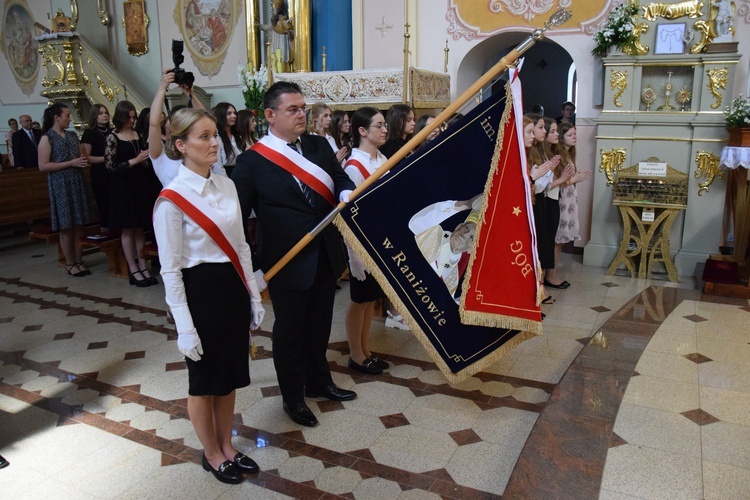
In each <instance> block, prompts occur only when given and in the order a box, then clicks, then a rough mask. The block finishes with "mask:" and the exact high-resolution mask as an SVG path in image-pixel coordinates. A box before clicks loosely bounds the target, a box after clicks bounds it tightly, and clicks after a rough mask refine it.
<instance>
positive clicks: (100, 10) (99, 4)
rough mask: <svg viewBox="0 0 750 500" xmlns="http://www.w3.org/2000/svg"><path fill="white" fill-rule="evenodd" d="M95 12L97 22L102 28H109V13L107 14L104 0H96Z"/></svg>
mask: <svg viewBox="0 0 750 500" xmlns="http://www.w3.org/2000/svg"><path fill="white" fill-rule="evenodd" d="M96 12H97V14H99V21H101V23H102V24H103V25H104V26H109V12H107V4H106V3H105V0H96Z"/></svg>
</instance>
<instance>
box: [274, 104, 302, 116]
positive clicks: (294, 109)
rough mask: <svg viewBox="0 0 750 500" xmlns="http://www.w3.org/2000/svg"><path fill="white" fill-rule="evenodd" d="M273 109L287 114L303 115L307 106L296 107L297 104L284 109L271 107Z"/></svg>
mask: <svg viewBox="0 0 750 500" xmlns="http://www.w3.org/2000/svg"><path fill="white" fill-rule="evenodd" d="M273 109H275V110H276V111H283V112H284V113H286V114H288V115H289V116H295V115H299V114H302V115H304V114H305V113H306V112H307V106H302V107H301V108H298V107H297V106H292V107H291V108H286V109H281V108H273Z"/></svg>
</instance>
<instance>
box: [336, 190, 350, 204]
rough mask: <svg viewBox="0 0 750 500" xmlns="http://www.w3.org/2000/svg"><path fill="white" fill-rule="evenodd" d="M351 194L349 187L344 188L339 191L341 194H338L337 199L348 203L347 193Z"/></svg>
mask: <svg viewBox="0 0 750 500" xmlns="http://www.w3.org/2000/svg"><path fill="white" fill-rule="evenodd" d="M350 194H352V190H351V189H344V190H343V191H341V194H339V201H342V202H344V203H349V195H350Z"/></svg>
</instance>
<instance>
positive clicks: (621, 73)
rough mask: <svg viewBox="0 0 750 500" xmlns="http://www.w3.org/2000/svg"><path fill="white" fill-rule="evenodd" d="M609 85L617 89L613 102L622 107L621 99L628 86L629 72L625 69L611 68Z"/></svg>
mask: <svg viewBox="0 0 750 500" xmlns="http://www.w3.org/2000/svg"><path fill="white" fill-rule="evenodd" d="M609 86H610V87H611V88H612V90H616V92H615V95H614V96H612V102H613V103H614V105H615V106H617V107H618V108H621V107H622V103H621V102H620V101H619V99H620V97H621V96H622V93H623V92H625V89H627V88H628V72H627V71H625V70H614V69H613V70H611V73H610V75H609Z"/></svg>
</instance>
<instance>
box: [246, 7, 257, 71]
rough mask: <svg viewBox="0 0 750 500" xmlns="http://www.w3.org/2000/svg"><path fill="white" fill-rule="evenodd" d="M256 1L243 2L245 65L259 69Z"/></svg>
mask: <svg viewBox="0 0 750 500" xmlns="http://www.w3.org/2000/svg"><path fill="white" fill-rule="evenodd" d="M259 22H260V17H259V16H258V0H245V33H246V34H247V64H249V65H251V66H252V67H253V68H254V69H258V68H259V67H260V36H259V33H258V23H259Z"/></svg>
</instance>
